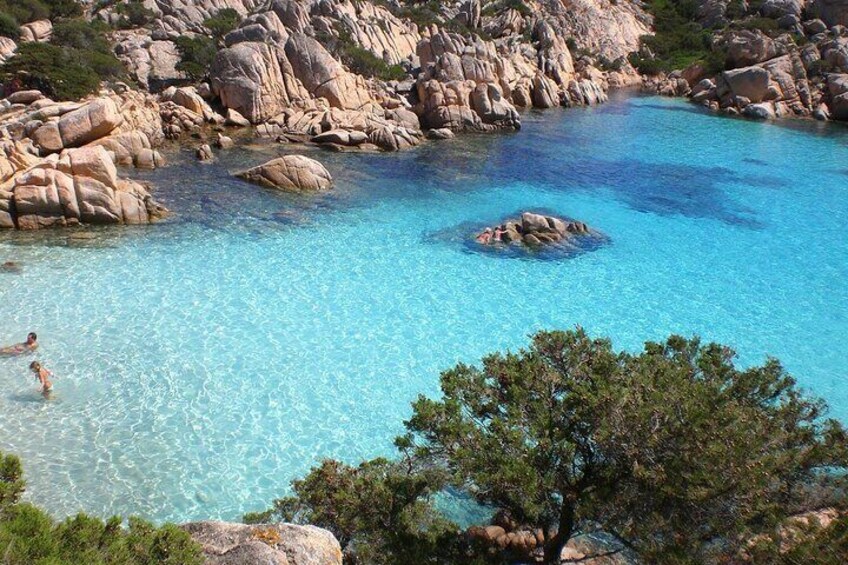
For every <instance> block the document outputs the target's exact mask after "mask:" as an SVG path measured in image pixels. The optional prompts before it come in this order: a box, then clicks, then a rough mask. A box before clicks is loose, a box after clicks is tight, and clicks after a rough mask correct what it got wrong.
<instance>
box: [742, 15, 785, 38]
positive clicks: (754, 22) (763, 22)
mask: <svg viewBox="0 0 848 565" xmlns="http://www.w3.org/2000/svg"><path fill="white" fill-rule="evenodd" d="M734 27H740V28H742V29H752V30H753V29H758V30H760V31H761V32H763V33H765V34H766V35H769V36H771V35H773V34H776V33H778V32H780V26H778V25H777V20H773V19H771V18H748V19H747V20H742V21H740V22H734Z"/></svg>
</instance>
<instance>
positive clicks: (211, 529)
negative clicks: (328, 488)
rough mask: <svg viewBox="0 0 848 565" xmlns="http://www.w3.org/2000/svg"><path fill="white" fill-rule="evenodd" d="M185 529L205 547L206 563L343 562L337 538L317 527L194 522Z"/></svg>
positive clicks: (333, 564) (318, 564)
mask: <svg viewBox="0 0 848 565" xmlns="http://www.w3.org/2000/svg"><path fill="white" fill-rule="evenodd" d="M182 528H183V529H184V530H185V531H187V532H188V533H189V535H191V537H192V538H193V539H194V541H196V542H197V543H199V544H200V545H201V546H202V547H203V554H204V556H205V557H206V563H207V565H254V564H257V563H268V564H275V565H279V564H285V565H341V563H342V549H341V546H340V545H339V542H338V540H336V538H335V537H334V536H333V534H331V533H330V532H328V531H327V530H323V529H321V528H318V527H315V526H298V525H295V524H262V525H255V526H251V525H247V524H233V523H229V522H212V521H209V522H192V523H189V524H183V525H182Z"/></svg>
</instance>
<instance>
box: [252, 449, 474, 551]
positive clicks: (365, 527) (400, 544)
mask: <svg viewBox="0 0 848 565" xmlns="http://www.w3.org/2000/svg"><path fill="white" fill-rule="evenodd" d="M444 484H445V476H444V473H443V472H442V471H440V470H439V469H437V468H432V469H418V468H415V467H414V465H413V464H412V462H411V461H409V460H406V461H404V462H390V461H388V460H386V459H374V460H371V461H366V462H364V463H362V464H360V465H359V466H358V467H351V466H348V465H345V464H344V463H340V462H338V461H333V460H327V461H324V462H323V463H321V465H319V466H318V467H315V468H313V469H312V470H311V471H310V473H309V474H308V475H307V476H306V477H305V478H304V479H302V480H298V481H294V483H293V484H292V486H293V488H294V492H295V494H294V496H291V497H288V498H283V499H279V500H276V501H274V507H273V508H272V509H270V510H268V511H266V512H262V513H254V514H248V515H246V516H245V521H246V522H248V523H261V522H267V521H269V520H282V521H288V522H295V523H301V524H314V525H317V526H320V527H322V528H326V529H328V530H330V531H331V532H333V534H334V535H335V536H336V538H337V539H338V540H339V542H340V543H341V544H342V547H343V548H345V552H346V562H349V563H367V564H369V565H380V564H387V565H388V564H393V563H405V564H409V565H416V564H424V563H445V562H450V561H451V560H452V558H454V557H456V553H455V552H456V551H457V540H458V536H457V534H458V530H459V528H458V527H457V526H456V525H455V524H453V523H451V522H450V521H448V520H447V519H445V518H444V517H443V516H442V515H441V514H440V513H439V512H437V511H436V510H435V508H434V507H433V504H432V495H433V494H434V493H435V492H437V491H439V490H440V489H441V488H442V487H443V486H444Z"/></svg>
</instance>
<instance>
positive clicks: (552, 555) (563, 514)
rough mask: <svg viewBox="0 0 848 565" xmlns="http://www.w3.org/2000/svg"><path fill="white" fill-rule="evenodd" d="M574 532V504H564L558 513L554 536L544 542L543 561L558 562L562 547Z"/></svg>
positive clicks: (548, 562)
mask: <svg viewBox="0 0 848 565" xmlns="http://www.w3.org/2000/svg"><path fill="white" fill-rule="evenodd" d="M572 532H574V505H573V504H566V505H565V506H563V507H562V510H561V511H560V514H559V528H557V533H556V535H555V536H553V537H552V538H550V539H549V540H546V542H545V563H547V564H549V565H550V564H552V563H557V564H558V563H559V561H560V555H561V554H562V548H563V547H564V546H565V544H566V543H568V540H569V539H571V534H572Z"/></svg>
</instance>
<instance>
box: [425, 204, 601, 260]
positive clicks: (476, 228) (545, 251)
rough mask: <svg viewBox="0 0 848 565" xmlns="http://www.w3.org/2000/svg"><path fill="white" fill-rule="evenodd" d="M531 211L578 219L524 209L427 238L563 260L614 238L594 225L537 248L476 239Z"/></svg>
mask: <svg viewBox="0 0 848 565" xmlns="http://www.w3.org/2000/svg"><path fill="white" fill-rule="evenodd" d="M527 211H530V212H533V213H536V214H543V215H547V216H556V217H558V218H561V219H563V220H564V221H566V222H570V221H575V218H570V217H568V216H565V215H563V214H560V213H558V212H557V211H555V210H550V209H547V208H534V209H531V210H527V209H523V210H517V211H515V212H513V213H512V214H507V215H506V216H503V217H501V218H497V219H493V220H492V221H488V222H479V221H477V222H462V223H461V224H458V225H455V226H452V227H450V228H447V229H443V230H439V231H437V232H434V233H431V234H427V235H425V236H424V237H423V242H424V243H426V244H431V245H432V244H436V245H448V246H449V247H452V248H454V249H456V250H458V251H460V252H462V253H468V254H473V255H484V256H489V257H496V258H499V259H521V260H530V261H562V260H565V259H571V258H574V257H577V256H579V255H582V254H584V253H589V252H591V251H595V250H596V249H600V248H601V247H603V246H605V245H608V244H610V242H611V240H610V238H609V236H607V235H606V234H604V233H601V232H599V231H597V230H594V229H592V230H591V233H589V234H587V235H580V236H573V237H571V238H568V239H564V240H562V241H559V242H557V243H551V244H547V245H545V246H543V247H539V248H536V249H532V248H529V247H526V246H524V245H520V244H494V245H483V244H481V243H478V242H477V241H476V240H475V239H474V238H475V237H476V236H477V235H478V234H479V233H480V232H482V231H483V230H484V229H485V228H487V227H491V226H496V225H501V224H503V223H505V222H506V221H508V220H516V219H518V218H520V217H521V213H522V212H527ZM590 229H591V228H590Z"/></svg>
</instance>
